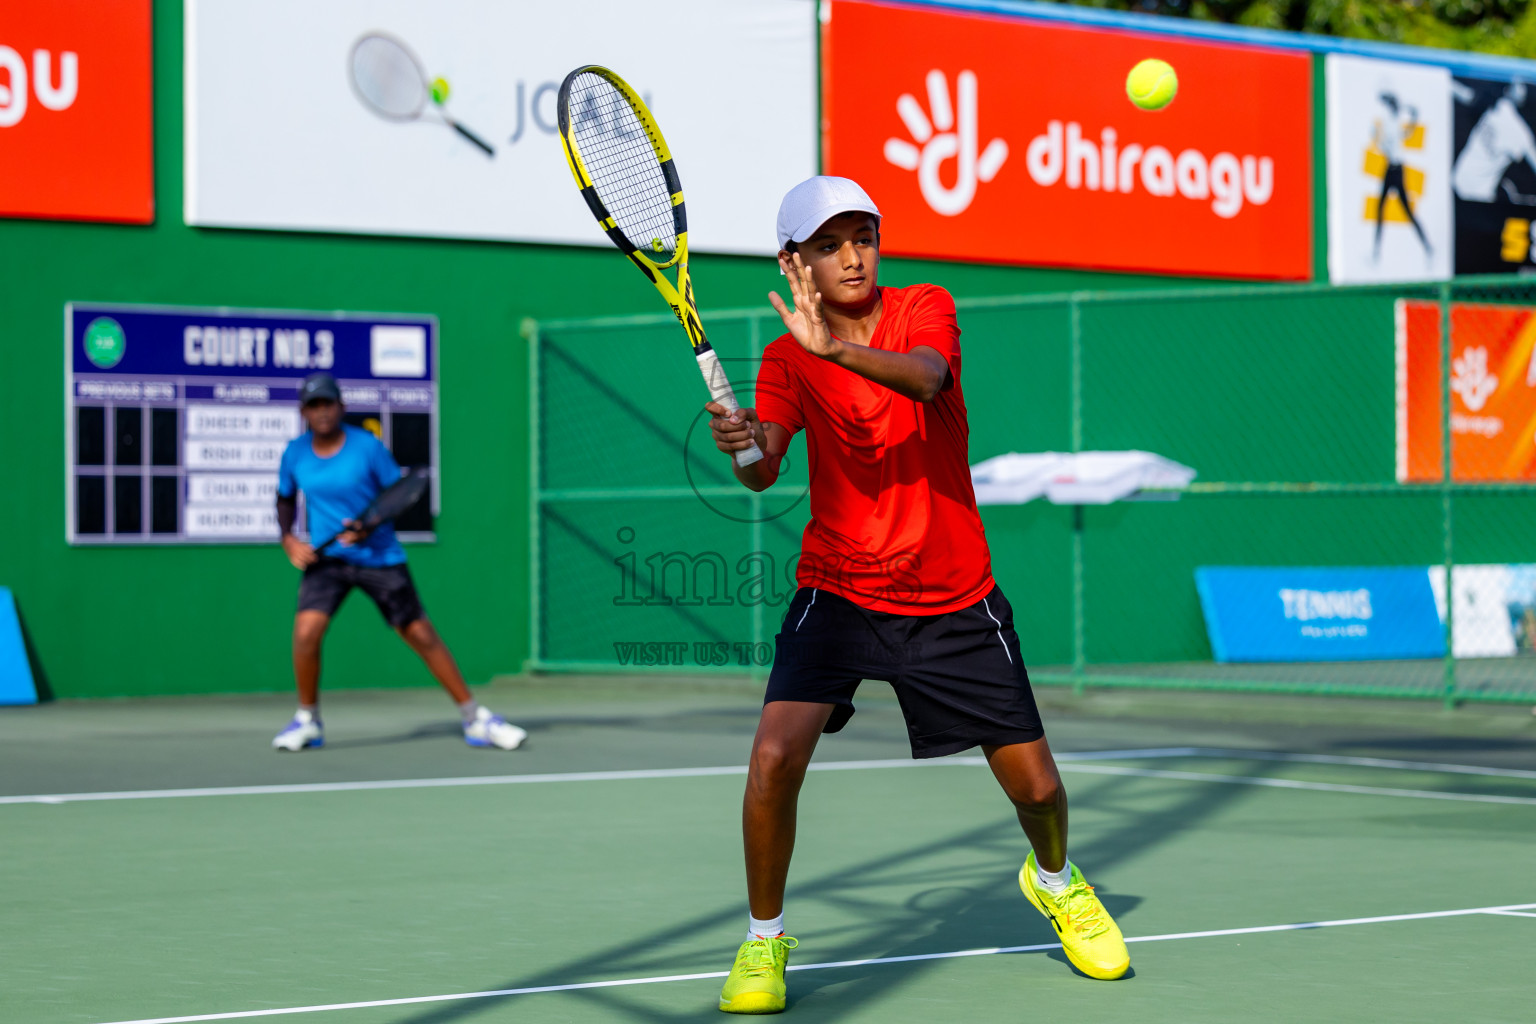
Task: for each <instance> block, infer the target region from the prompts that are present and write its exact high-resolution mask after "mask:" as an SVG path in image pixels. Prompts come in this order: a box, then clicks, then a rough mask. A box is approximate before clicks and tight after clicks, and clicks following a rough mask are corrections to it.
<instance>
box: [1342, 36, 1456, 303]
mask: <svg viewBox="0 0 1536 1024" xmlns="http://www.w3.org/2000/svg"><path fill="white" fill-rule="evenodd" d="M1326 67H1327V71H1326V73H1327V80H1328V279H1329V280H1330V281H1332V282H1333V283H1334V284H1351V283H1358V282H1366V281H1436V280H1442V279H1444V278H1447V277H1450V276H1451V263H1452V256H1453V255H1454V248H1455V239H1454V235H1453V231H1452V212H1451V143H1452V138H1451V136H1452V132H1453V130H1454V121H1453V116H1452V109H1451V73H1450V71H1449V70H1447V69H1445V68H1436V67H1429V66H1426V65H1422V64H1404V63H1401V62H1398V61H1388V60H1374V59H1371V58H1368V57H1351V56H1346V55H1343V54H1336V53H1330V54H1329V55H1328V57H1327V65H1326Z"/></svg>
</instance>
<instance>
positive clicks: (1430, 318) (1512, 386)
mask: <svg viewBox="0 0 1536 1024" xmlns="http://www.w3.org/2000/svg"><path fill="white" fill-rule="evenodd" d="M1442 358H1443V357H1442V354H1441V349H1440V306H1439V304H1438V303H1434V302H1411V301H1408V300H1406V299H1404V300H1400V301H1399V302H1398V304H1397V478H1398V480H1401V481H1404V482H1414V483H1422V482H1431V481H1438V480H1440V479H1442V477H1443V474H1442V458H1443V456H1442V450H1441V438H1442V437H1443V436H1444V435H1443V434H1442V432H1441V425H1442V424H1443V422H1444V413H1443V411H1442V409H1441V405H1440V402H1441V391H1440V379H1441V376H1442V372H1441V359H1442ZM1451 478H1452V479H1454V480H1536V308H1533V307H1531V306H1484V305H1473V304H1470V303H1452V304H1451Z"/></svg>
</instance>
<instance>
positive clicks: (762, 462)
mask: <svg viewBox="0 0 1536 1024" xmlns="http://www.w3.org/2000/svg"><path fill="white" fill-rule="evenodd" d="M759 446H761V442H759ZM731 469H732V470H734V471H735V473H736V479H737V480H740V481H741V483H742V485H743V486H744V487H746V488H747V489H748V490H751V491H766V490H767V489H768V488H770V487H772V486H773V484H774V481H776V480H777V479H778V478H779V459H778V456H776V455H769V454H768V453H767V452H764V453H763V457H762V458H761V459H758V460H757V461H756V462H754V463H752V465H750V466H742V465H738V464H737V462H736V460H735V457H734V456H733V457H732V459H731Z"/></svg>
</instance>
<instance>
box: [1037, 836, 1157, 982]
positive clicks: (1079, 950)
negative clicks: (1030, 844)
mask: <svg viewBox="0 0 1536 1024" xmlns="http://www.w3.org/2000/svg"><path fill="white" fill-rule="evenodd" d="M1019 888H1020V889H1023V890H1024V895H1025V896H1026V897H1028V899H1029V902H1031V903H1033V904H1034V905H1035V909H1036V910H1038V911H1040V913H1042V914H1044V915H1045V916H1046V917H1047V918H1049V919H1050V922H1051V924H1052V925H1053V926H1054V927H1055V928H1056V934H1057V935H1058V936H1060V937H1061V949H1062V952H1064V953H1066V954H1067V959H1068V960H1070V961H1072V966H1073V967H1076V968H1077V969H1078V970H1080V971H1082V972H1083V973H1084V974H1086V975H1088V977H1090V978H1098V979H1099V980H1100V981H1114V980H1115V979H1116V978H1118V977H1120V976H1122V975H1123V974H1125V972H1126V971H1128V970H1130V969H1131V954H1130V952H1129V951H1128V950H1127V949H1126V948H1125V936H1123V935H1121V934H1120V927H1119V926H1118V925H1116V924H1115V921H1114V918H1112V917H1110V916H1109V911H1107V910H1105V909H1104V904H1102V903H1100V902H1099V898H1098V897H1097V896H1095V895H1094V894H1093V886H1091V885H1089V884H1088V883H1087V882H1086V881H1085V880H1084V879H1083V873H1082V872H1081V871H1079V870H1077V865H1076V864H1074V865H1072V880H1071V881H1070V882H1069V883H1068V884H1067V887H1066V889H1064V890H1062V891H1061V892H1059V893H1053V892H1051V891H1050V890H1049V889H1047V888H1045V886H1043V885H1041V884H1040V876H1039V875H1038V874H1036V872H1035V852H1034V851H1033V850H1031V851H1030V852H1029V856H1028V857H1025V858H1024V866H1023V867H1022V868H1020V869H1019Z"/></svg>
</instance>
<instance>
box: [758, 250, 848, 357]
mask: <svg viewBox="0 0 1536 1024" xmlns="http://www.w3.org/2000/svg"><path fill="white" fill-rule="evenodd" d="M791 260H793V262H791ZM791 260H786V259H785V258H784V257H782V256H780V257H779V269H781V270H783V271H784V276H785V277H787V278H788V279H789V294H790V298H791V299H793V300H794V303H795V304H794V308H793V309H791V308H790V307H789V306H787V305H785V303H784V299H783V298H782V297H781V296H780V295H779V293H778V292H769V293H768V301H769V302H770V303H772V304H773V308H774V311H775V312H777V313H778V314H779V319H781V320H783V321H784V329H785V330H786V331H788V332H789V333H790V335H791V336H792V337H793V338H794V339H795V340H796V341H798V342H799V343H800V347H801V348H803V349H805V350H806V351H807V352H809V353H810V354H811V355H813V356H820V357H821V358H822V359H830V358H831V357H832V356H833V355H834V354H836V352H837V351H838V349H840V348H842V342H840V341H838V340H837V339H836V338H834V337H832V332H831V330H830V329H828V327H827V318H826V313H825V311H824V310H823V309H822V306H821V292H819V291H817V290H816V283H815V282H814V281H813V280H812V279H811V268H810V267H808V266H806V265H805V261H804V260H802V259H801V258H800V254H799V253H793V254H792V255H791Z"/></svg>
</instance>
